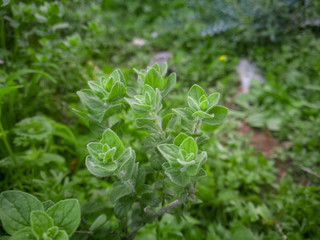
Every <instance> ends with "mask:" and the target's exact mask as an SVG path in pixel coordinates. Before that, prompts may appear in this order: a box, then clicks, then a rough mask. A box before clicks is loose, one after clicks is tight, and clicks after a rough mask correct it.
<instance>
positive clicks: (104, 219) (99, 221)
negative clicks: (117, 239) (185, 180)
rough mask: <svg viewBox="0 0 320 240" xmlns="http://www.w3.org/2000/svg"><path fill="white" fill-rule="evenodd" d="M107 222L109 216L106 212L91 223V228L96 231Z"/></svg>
mask: <svg viewBox="0 0 320 240" xmlns="http://www.w3.org/2000/svg"><path fill="white" fill-rule="evenodd" d="M106 222H107V216H106V215H105V214H101V215H99V216H98V217H97V218H96V220H94V222H93V223H92V224H91V226H90V228H89V230H90V231H91V232H94V231H95V230H97V229H99V228H101V227H102V226H103V225H104V224H105V223H106Z"/></svg>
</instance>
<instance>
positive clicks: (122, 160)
mask: <svg viewBox="0 0 320 240" xmlns="http://www.w3.org/2000/svg"><path fill="white" fill-rule="evenodd" d="M134 160H135V152H134V150H132V148H131V147H129V148H126V149H125V150H124V152H123V153H122V155H121V156H120V157H119V158H118V159H117V163H118V165H119V169H118V171H121V170H122V168H123V167H125V166H126V165H127V164H128V163H129V162H130V161H133V162H134Z"/></svg>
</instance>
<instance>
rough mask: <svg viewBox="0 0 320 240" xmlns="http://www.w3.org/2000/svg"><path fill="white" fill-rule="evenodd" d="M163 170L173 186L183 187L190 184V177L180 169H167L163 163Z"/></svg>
mask: <svg viewBox="0 0 320 240" xmlns="http://www.w3.org/2000/svg"><path fill="white" fill-rule="evenodd" d="M163 165H164V168H165V174H166V175H167V176H168V177H169V179H170V181H171V182H173V183H174V184H176V185H178V186H181V187H185V186H187V185H188V184H190V183H191V182H190V177H189V176H188V174H187V173H186V172H185V171H183V170H182V171H181V169H174V168H170V167H168V166H167V165H166V164H165V163H164V164H163Z"/></svg>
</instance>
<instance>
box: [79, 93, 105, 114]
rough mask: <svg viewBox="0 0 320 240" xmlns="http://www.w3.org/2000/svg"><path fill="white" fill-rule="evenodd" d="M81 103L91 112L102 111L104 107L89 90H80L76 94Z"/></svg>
mask: <svg viewBox="0 0 320 240" xmlns="http://www.w3.org/2000/svg"><path fill="white" fill-rule="evenodd" d="M77 94H78V96H79V98H80V101H81V103H82V104H83V105H84V106H85V107H86V108H87V109H90V110H92V111H93V112H98V111H103V110H104V108H105V106H104V105H103V102H102V101H101V99H100V98H98V97H96V96H94V95H93V94H92V92H90V90H82V91H78V92H77Z"/></svg>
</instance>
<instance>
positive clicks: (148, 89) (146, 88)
mask: <svg viewBox="0 0 320 240" xmlns="http://www.w3.org/2000/svg"><path fill="white" fill-rule="evenodd" d="M146 93H148V94H149V95H150V103H147V102H145V103H146V104H148V105H152V106H153V105H155V104H156V101H157V95H156V92H155V90H154V89H153V88H152V87H151V86H149V85H148V84H145V85H144V87H143V94H146Z"/></svg>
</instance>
